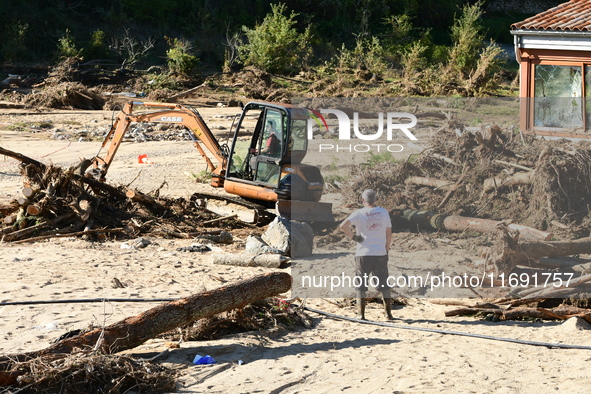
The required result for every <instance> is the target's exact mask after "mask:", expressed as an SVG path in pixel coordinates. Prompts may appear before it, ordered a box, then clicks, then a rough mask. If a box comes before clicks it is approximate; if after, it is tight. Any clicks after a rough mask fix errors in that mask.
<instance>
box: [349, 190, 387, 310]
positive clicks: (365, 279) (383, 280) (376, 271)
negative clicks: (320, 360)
mask: <svg viewBox="0 0 591 394" xmlns="http://www.w3.org/2000/svg"><path fill="white" fill-rule="evenodd" d="M361 200H362V202H363V208H361V209H358V210H356V211H355V212H353V213H352V214H351V215H349V217H348V218H347V219H345V221H343V223H341V224H340V226H339V228H340V229H341V230H343V232H344V233H345V234H346V235H347V237H349V238H351V239H352V240H353V241H355V242H357V250H356V251H355V275H356V276H357V277H360V278H361V279H362V283H361V286H359V287H356V288H355V289H356V290H357V318H358V319H362V320H365V293H366V292H367V283H369V278H370V276H375V277H377V278H378V280H379V284H378V286H377V288H378V289H379V290H380V291H381V293H382V297H383V299H384V314H385V317H386V318H387V319H388V320H392V319H393V317H392V297H391V294H390V288H389V287H388V285H387V279H388V251H389V250H390V246H391V243H392V223H391V221H390V215H389V214H388V211H387V210H385V209H384V208H382V207H379V206H377V205H376V200H377V197H376V192H375V191H374V190H372V189H367V190H365V191H364V192H363V193H362V194H361ZM351 225H354V226H355V234H354V233H353V230H352V229H351Z"/></svg>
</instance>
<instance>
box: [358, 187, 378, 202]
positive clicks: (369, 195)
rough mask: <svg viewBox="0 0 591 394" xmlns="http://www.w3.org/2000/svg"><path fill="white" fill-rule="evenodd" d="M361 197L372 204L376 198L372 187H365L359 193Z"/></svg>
mask: <svg viewBox="0 0 591 394" xmlns="http://www.w3.org/2000/svg"><path fill="white" fill-rule="evenodd" d="M361 197H362V198H363V199H364V200H365V202H367V203H368V204H373V203H375V202H376V200H377V199H378V196H377V195H376V192H375V190H373V189H366V190H364V191H363V193H362V194H361Z"/></svg>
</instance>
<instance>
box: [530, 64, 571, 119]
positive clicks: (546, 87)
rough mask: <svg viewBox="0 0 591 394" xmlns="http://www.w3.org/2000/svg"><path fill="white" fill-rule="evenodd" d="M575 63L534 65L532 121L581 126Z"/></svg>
mask: <svg viewBox="0 0 591 394" xmlns="http://www.w3.org/2000/svg"><path fill="white" fill-rule="evenodd" d="M582 90H583V78H582V73H581V67H579V66H559V65H551V64H542V65H536V68H535V99H534V125H535V126H539V127H540V126H541V127H560V128H576V127H582V126H583V110H582V105H581V104H582V102H581V94H582Z"/></svg>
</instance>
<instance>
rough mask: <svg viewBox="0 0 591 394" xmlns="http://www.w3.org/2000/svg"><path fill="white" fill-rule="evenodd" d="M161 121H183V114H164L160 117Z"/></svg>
mask: <svg viewBox="0 0 591 394" xmlns="http://www.w3.org/2000/svg"><path fill="white" fill-rule="evenodd" d="M160 121H162V122H182V121H183V117H182V116H163V117H161V118H160Z"/></svg>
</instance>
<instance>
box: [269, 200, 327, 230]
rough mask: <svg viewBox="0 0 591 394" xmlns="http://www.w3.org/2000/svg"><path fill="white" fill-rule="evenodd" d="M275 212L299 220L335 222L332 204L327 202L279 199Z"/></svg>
mask: <svg viewBox="0 0 591 394" xmlns="http://www.w3.org/2000/svg"><path fill="white" fill-rule="evenodd" d="M277 212H278V214H279V216H281V217H283V218H286V219H291V220H297V221H299V222H308V223H319V224H320V223H326V224H327V225H330V224H332V223H334V222H335V220H334V216H333V214H332V204H331V203H329V202H312V201H297V200H279V201H277Z"/></svg>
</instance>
